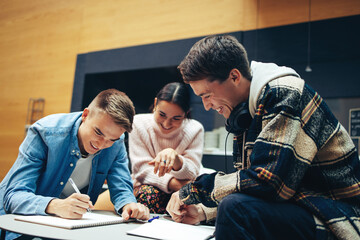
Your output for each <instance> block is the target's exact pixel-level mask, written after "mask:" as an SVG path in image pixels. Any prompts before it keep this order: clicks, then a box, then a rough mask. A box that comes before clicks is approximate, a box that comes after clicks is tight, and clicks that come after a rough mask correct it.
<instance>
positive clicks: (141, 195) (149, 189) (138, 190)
mask: <svg viewBox="0 0 360 240" xmlns="http://www.w3.org/2000/svg"><path fill="white" fill-rule="evenodd" d="M134 195H135V197H136V200H137V202H138V203H142V204H144V205H145V206H147V207H148V208H149V209H150V213H159V214H164V213H167V212H166V205H167V203H168V202H169V200H170V197H171V194H167V193H165V192H163V191H161V190H160V189H158V188H157V187H154V186H151V185H141V186H139V187H135V188H134Z"/></svg>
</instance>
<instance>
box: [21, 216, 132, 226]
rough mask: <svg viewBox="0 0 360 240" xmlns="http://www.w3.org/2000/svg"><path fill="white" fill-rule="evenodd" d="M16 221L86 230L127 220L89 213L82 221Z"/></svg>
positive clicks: (41, 218) (45, 218) (29, 218)
mask: <svg viewBox="0 0 360 240" xmlns="http://www.w3.org/2000/svg"><path fill="white" fill-rule="evenodd" d="M15 220H18V221H24V222H30V223H38V224H43V225H48V226H53V227H59V228H66V229H75V228H84V227H93V226H101V225H109V224H116V223H123V222H125V220H124V219H123V218H122V217H120V216H118V215H108V214H101V213H96V212H87V213H85V214H84V215H83V217H82V218H81V219H66V218H60V217H56V216H50V215H48V216H39V215H32V216H16V217H15Z"/></svg>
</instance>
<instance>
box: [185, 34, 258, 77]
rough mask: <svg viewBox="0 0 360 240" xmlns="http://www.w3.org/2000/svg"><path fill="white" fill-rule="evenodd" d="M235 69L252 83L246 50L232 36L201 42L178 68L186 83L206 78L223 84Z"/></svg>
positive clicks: (217, 37) (197, 43) (205, 39)
mask: <svg viewBox="0 0 360 240" xmlns="http://www.w3.org/2000/svg"><path fill="white" fill-rule="evenodd" d="M234 68H236V69H238V70H239V71H240V73H241V74H242V75H243V76H244V77H245V78H246V79H248V80H249V81H251V78H252V76H251V71H250V67H249V60H248V58H247V53H246V50H245V48H244V47H243V46H242V45H241V44H240V43H239V41H238V40H237V39H236V38H235V37H233V36H230V35H216V36H209V37H205V38H203V39H201V40H199V41H198V42H196V43H195V44H194V46H193V47H192V48H191V49H190V51H189V53H188V54H187V56H186V57H185V58H184V60H182V62H181V63H180V65H179V66H178V69H179V70H180V72H181V75H182V77H183V79H184V82H186V83H188V82H190V81H197V80H201V79H205V78H206V79H207V80H208V81H210V82H213V81H219V82H223V81H225V80H226V79H227V78H228V77H229V74H230V71H231V70H232V69H234Z"/></svg>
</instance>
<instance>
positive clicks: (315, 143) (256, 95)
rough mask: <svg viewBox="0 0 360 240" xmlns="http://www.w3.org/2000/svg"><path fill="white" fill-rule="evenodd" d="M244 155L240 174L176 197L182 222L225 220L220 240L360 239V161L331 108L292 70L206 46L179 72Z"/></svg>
mask: <svg viewBox="0 0 360 240" xmlns="http://www.w3.org/2000/svg"><path fill="white" fill-rule="evenodd" d="M179 69H180V72H181V74H182V76H183V79H184V81H185V82H186V83H189V84H190V86H191V87H192V89H193V90H194V93H195V94H196V95H197V96H200V97H201V99H202V101H203V104H204V108H205V109H206V110H209V109H210V108H212V109H214V110H216V111H217V112H218V113H219V114H221V115H223V116H224V117H225V118H226V119H227V122H226V125H227V126H226V127H227V130H228V131H229V132H233V133H234V134H235V135H236V137H235V140H237V146H238V147H239V154H237V153H236V151H235V150H234V153H235V157H236V158H235V163H234V166H235V167H236V168H237V169H238V170H237V171H236V172H234V173H231V174H224V173H222V172H217V173H214V174H207V175H201V176H200V177H198V178H197V179H196V180H195V181H194V182H193V183H189V184H187V185H185V186H184V187H182V189H181V190H180V191H178V192H176V193H174V194H173V195H172V198H171V200H170V202H169V204H168V206H167V211H168V212H169V213H170V215H171V216H172V218H173V219H174V220H175V221H177V222H184V223H189V224H195V223H198V222H200V221H205V220H206V221H211V220H214V219H215V218H216V231H215V232H216V234H215V235H216V239H334V238H339V239H360V237H359V236H360V235H359V234H360V222H359V217H360V161H359V156H358V153H357V151H356V149H355V146H354V144H353V142H352V140H351V138H350V137H349V135H348V134H347V132H346V130H345V129H344V127H343V126H342V125H341V124H340V123H339V122H338V121H337V119H336V118H335V117H334V116H333V114H332V113H331V111H330V109H329V108H328V107H327V105H326V104H325V102H324V100H323V99H322V98H321V97H320V96H319V94H318V93H316V92H315V91H314V90H312V89H311V88H310V87H309V86H308V85H307V84H305V82H304V80H302V79H301V78H300V77H299V75H298V74H297V73H296V72H295V71H294V70H293V69H291V68H287V67H279V66H277V65H276V64H273V63H260V62H252V63H251V66H249V62H248V59H247V54H246V51H245V49H244V48H243V46H242V45H241V44H240V43H239V42H238V41H237V40H236V39H235V38H234V37H232V36H211V37H206V38H204V39H202V40H200V41H199V42H197V43H196V44H195V45H194V46H193V47H192V48H191V50H190V52H189V53H188V55H187V56H186V57H185V59H184V60H183V61H182V62H181V64H180V65H179Z"/></svg>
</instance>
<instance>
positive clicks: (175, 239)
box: [126, 219, 215, 240]
mask: <svg viewBox="0 0 360 240" xmlns="http://www.w3.org/2000/svg"><path fill="white" fill-rule="evenodd" d="M214 231H215V227H211V226H202V225H197V226H195V225H189V224H184V223H177V222H173V221H170V220H162V219H157V220H154V221H152V222H151V223H144V224H142V225H141V226H140V227H137V228H135V229H132V230H130V231H127V232H126V233H127V234H130V235H135V236H142V237H148V238H154V239H168V240H184V239H211V238H212V235H213V234H214Z"/></svg>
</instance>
